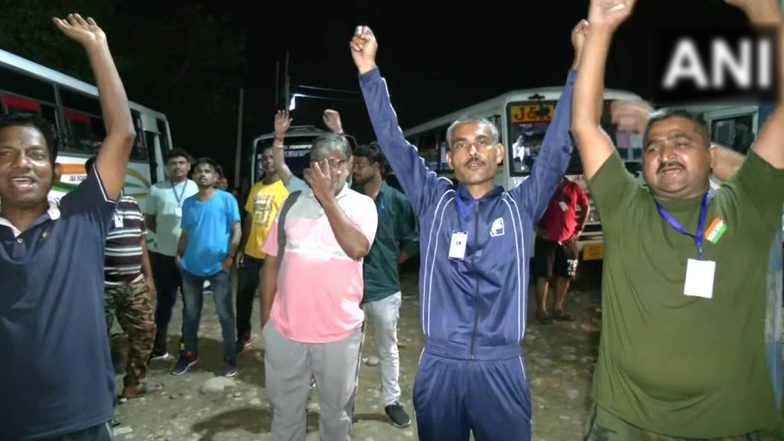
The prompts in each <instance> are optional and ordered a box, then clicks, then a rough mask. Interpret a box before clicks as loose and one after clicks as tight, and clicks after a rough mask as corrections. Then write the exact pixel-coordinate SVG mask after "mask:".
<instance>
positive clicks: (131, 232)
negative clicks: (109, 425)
mask: <svg viewBox="0 0 784 441" xmlns="http://www.w3.org/2000/svg"><path fill="white" fill-rule="evenodd" d="M94 166H95V157H92V158H90V159H88V160H87V162H85V163H84V168H85V170H87V171H88V172H89V171H90V170H92V169H93V167H94ZM112 227H113V228H112V229H111V230H110V231H109V235H108V236H107V237H106V248H105V250H104V257H105V261H104V274H105V277H106V287H105V288H104V293H105V302H106V305H105V311H106V329H107V330H108V331H109V335H111V329H112V324H113V323H114V317H117V321H118V322H119V323H120V327H121V328H122V330H123V332H125V334H126V335H127V336H128V354H127V363H126V365H125V377H123V389H122V392H121V393H120V399H121V400H123V399H128V398H137V397H139V396H142V395H144V394H146V393H148V392H152V391H154V390H155V391H157V390H158V389H160V385H156V386H155V387H154V388H153V387H151V386H150V385H148V384H146V383H145V382H144V377H145V376H146V375H147V360H148V359H149V358H150V353H151V352H152V344H153V340H154V339H155V319H154V317H153V307H152V296H153V295H155V284H154V283H153V277H152V265H150V256H149V254H148V253H147V237H146V236H147V227H146V226H145V223H144V215H143V214H142V212H141V210H140V209H139V203H138V202H137V201H136V199H135V198H134V197H133V196H128V195H125V194H123V195H121V196H120V200H119V201H117V208H115V210H114V220H113V224H112Z"/></svg>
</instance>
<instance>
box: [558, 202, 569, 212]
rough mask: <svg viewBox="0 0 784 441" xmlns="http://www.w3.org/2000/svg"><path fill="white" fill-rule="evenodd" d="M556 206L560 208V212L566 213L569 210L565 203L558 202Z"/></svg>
mask: <svg viewBox="0 0 784 441" xmlns="http://www.w3.org/2000/svg"><path fill="white" fill-rule="evenodd" d="M558 206H559V207H561V210H562V211H566V210H568V209H569V206H568V205H566V202H564V201H561V202H559V203H558Z"/></svg>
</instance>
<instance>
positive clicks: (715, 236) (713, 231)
mask: <svg viewBox="0 0 784 441" xmlns="http://www.w3.org/2000/svg"><path fill="white" fill-rule="evenodd" d="M725 231H727V224H725V223H724V221H723V220H721V218H720V217H718V216H716V217H715V218H713V221H712V222H711V223H710V225H708V229H707V230H705V239H707V240H708V241H710V242H711V243H714V244H715V243H716V242H718V241H719V239H721V236H722V235H724V232H725Z"/></svg>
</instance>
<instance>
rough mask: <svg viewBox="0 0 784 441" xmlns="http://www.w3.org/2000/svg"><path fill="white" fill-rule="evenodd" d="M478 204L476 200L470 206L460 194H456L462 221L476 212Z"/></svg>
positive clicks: (456, 202)
mask: <svg viewBox="0 0 784 441" xmlns="http://www.w3.org/2000/svg"><path fill="white" fill-rule="evenodd" d="M476 203H477V202H476V200H475V199H474V200H472V201H471V203H470V204H468V205H466V204H464V203H463V198H461V197H460V192H457V191H456V192H455V205H457V212H458V214H460V220H461V221H462V220H463V219H465V218H466V217H468V216H470V215H471V212H472V211H474V207H476ZM461 223H462V222H461Z"/></svg>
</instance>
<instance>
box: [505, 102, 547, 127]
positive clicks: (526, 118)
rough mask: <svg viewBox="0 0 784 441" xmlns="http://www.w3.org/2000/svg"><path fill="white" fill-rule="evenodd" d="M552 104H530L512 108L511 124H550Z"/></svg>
mask: <svg viewBox="0 0 784 441" xmlns="http://www.w3.org/2000/svg"><path fill="white" fill-rule="evenodd" d="M554 110H555V105H554V104H541V105H540V104H531V105H520V106H512V109H511V112H510V113H511V116H512V123H513V124H525V123H543V122H550V120H551V119H552V118H553V111H554Z"/></svg>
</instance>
